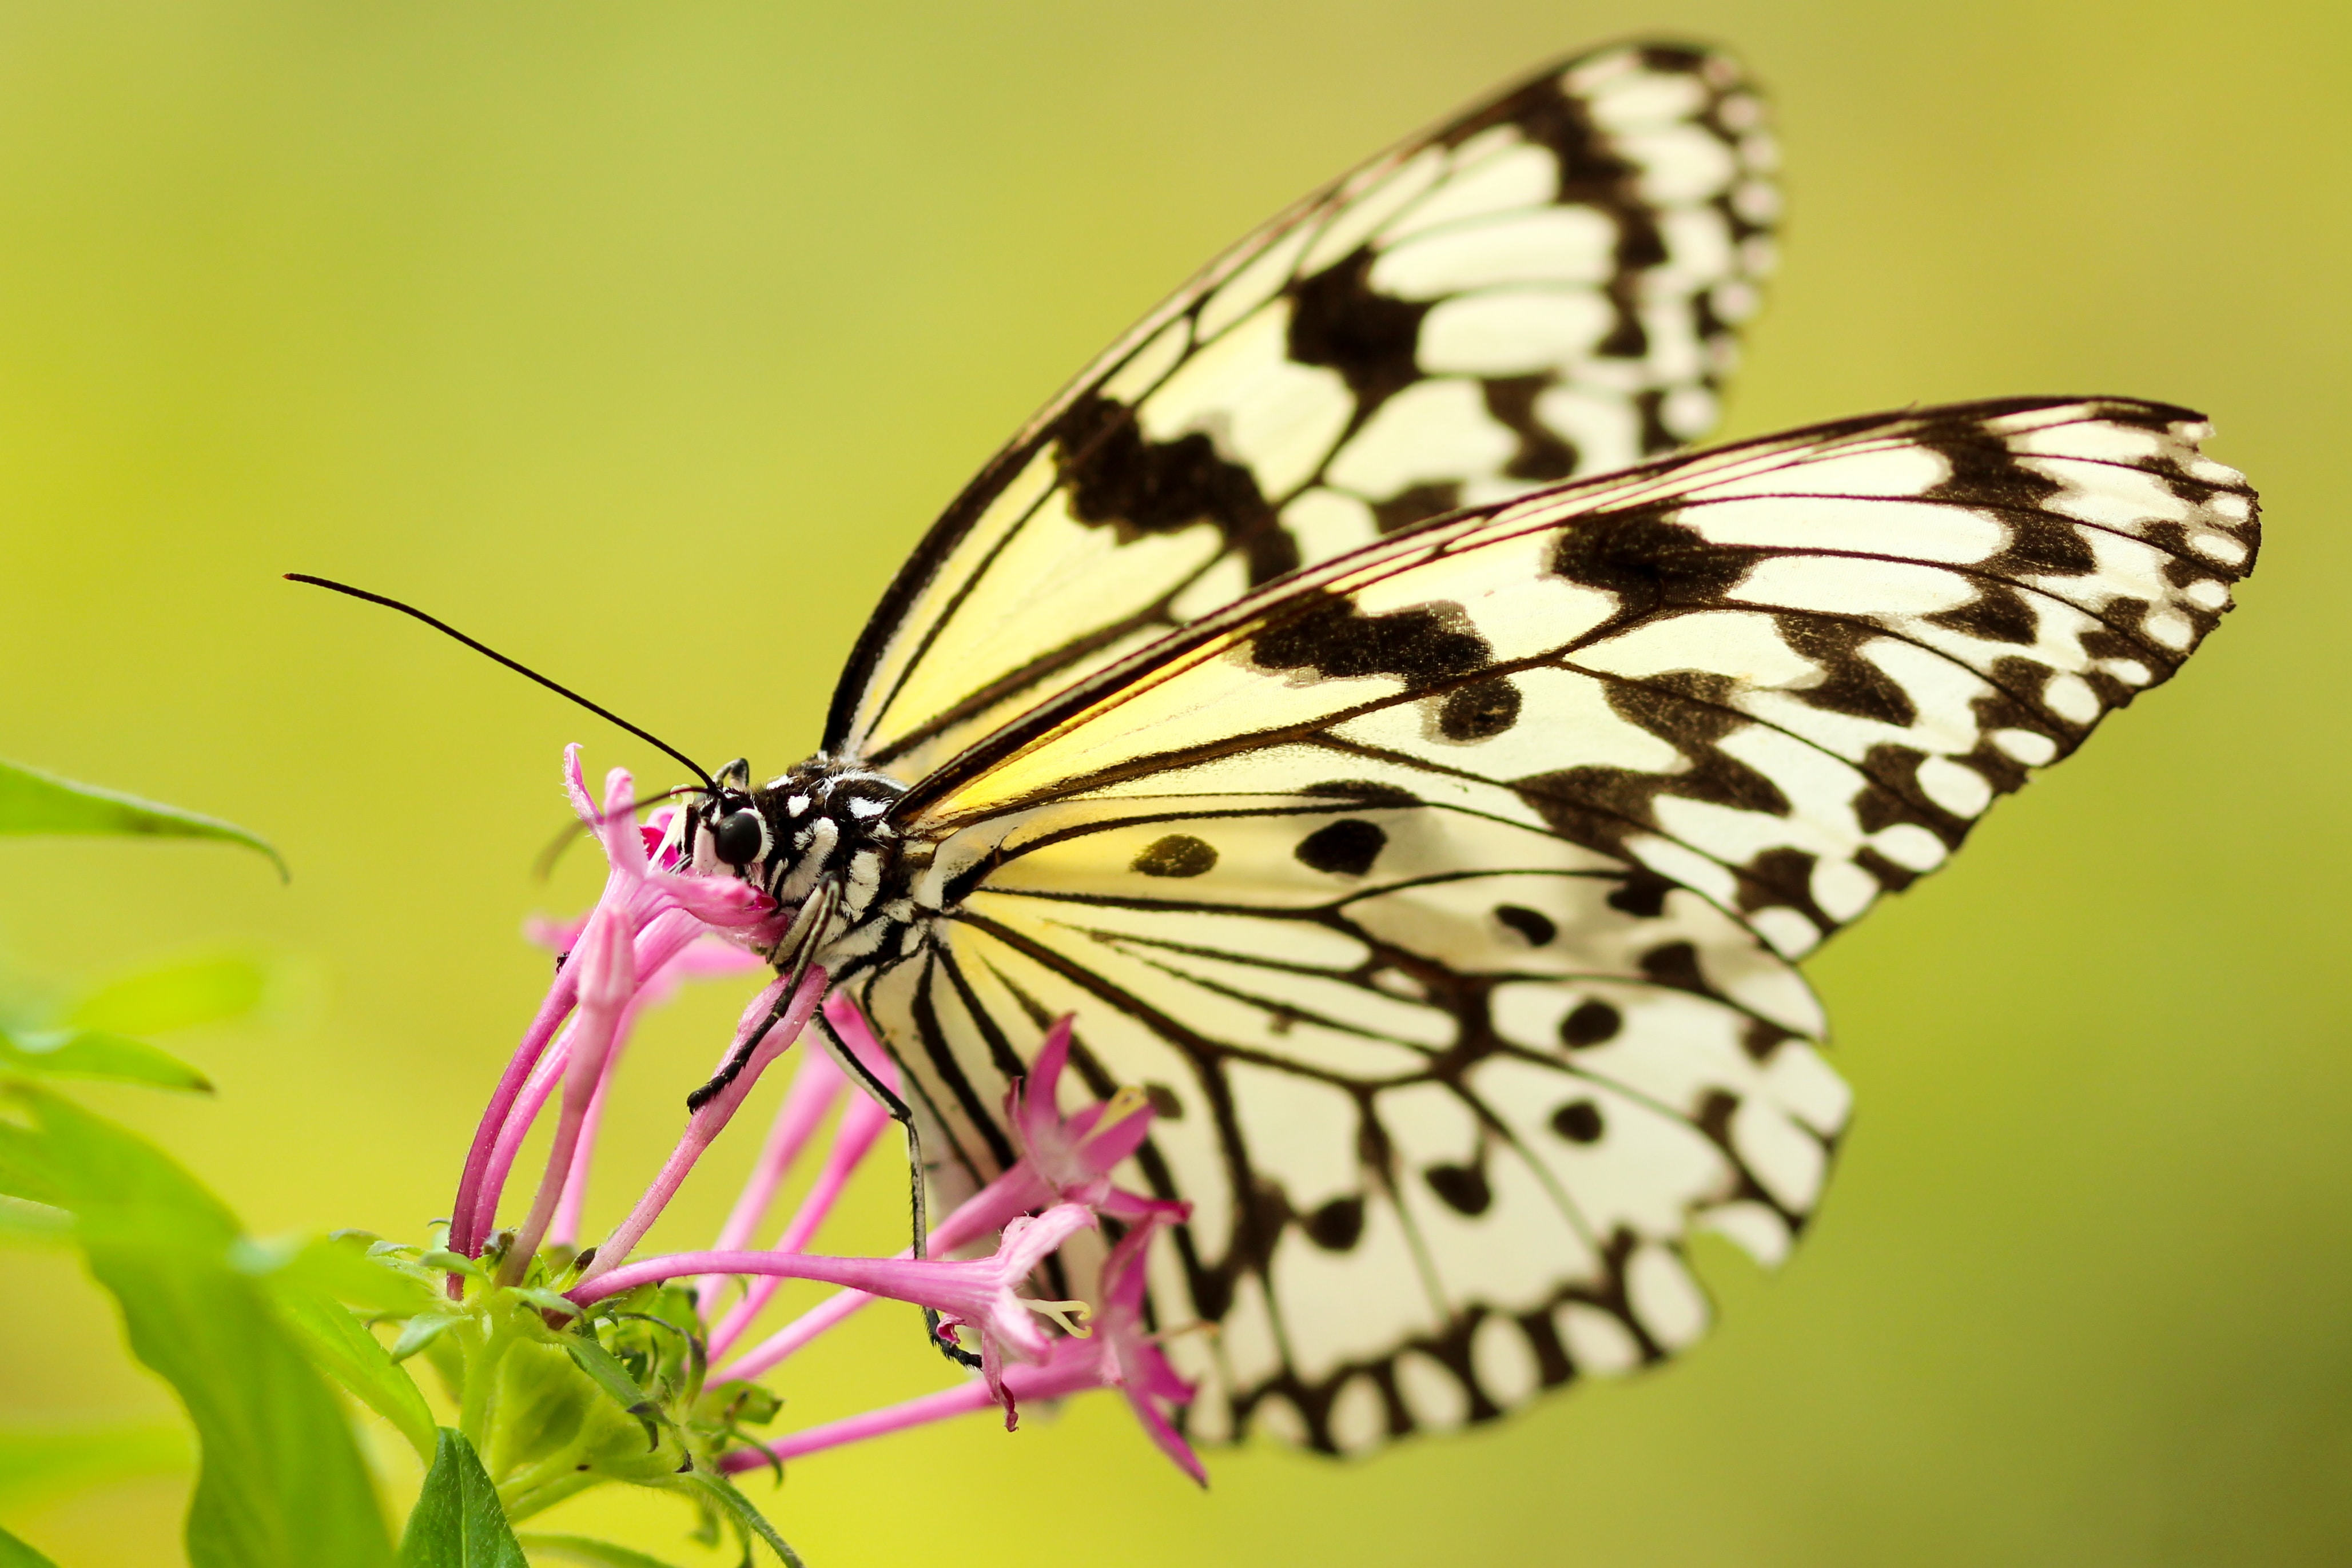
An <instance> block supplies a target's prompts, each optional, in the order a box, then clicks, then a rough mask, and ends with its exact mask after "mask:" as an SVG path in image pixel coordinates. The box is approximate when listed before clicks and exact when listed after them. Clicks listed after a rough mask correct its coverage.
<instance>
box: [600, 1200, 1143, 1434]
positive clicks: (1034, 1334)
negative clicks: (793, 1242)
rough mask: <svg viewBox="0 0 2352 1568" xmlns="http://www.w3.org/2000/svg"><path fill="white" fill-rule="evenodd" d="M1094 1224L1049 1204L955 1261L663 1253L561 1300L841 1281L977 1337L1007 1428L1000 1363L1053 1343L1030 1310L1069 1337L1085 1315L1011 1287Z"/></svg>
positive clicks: (1076, 1305)
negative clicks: (708, 1282) (712, 1279)
mask: <svg viewBox="0 0 2352 1568" xmlns="http://www.w3.org/2000/svg"><path fill="white" fill-rule="evenodd" d="M1096 1224H1097V1221H1096V1219H1095V1215H1094V1211H1093V1210H1092V1209H1089V1208H1087V1206H1086V1205H1083V1204H1057V1205H1055V1206H1054V1207H1053V1208H1050V1209H1048V1210H1046V1211H1045V1213H1044V1214H1042V1215H1037V1216H1036V1217H1034V1218H1029V1217H1026V1216H1024V1217H1023V1218H1021V1219H1016V1220H1014V1221H1013V1223H1012V1224H1010V1225H1008V1226H1005V1227H1004V1238H1003V1242H1002V1243H1001V1244H1000V1245H999V1246H998V1247H997V1249H996V1254H995V1256H994V1257H992V1258H968V1259H961V1260H958V1259H942V1258H812V1257H809V1256H807V1255H806V1254H803V1253H789V1252H680V1253H672V1254H669V1255H668V1256H667V1257H662V1258H646V1260H645V1261H643V1262H641V1263H631V1264H627V1265H625V1266H624V1267H622V1268H614V1269H612V1270H610V1271H609V1272H606V1273H604V1274H601V1275H599V1276H598V1277H597V1278H595V1279H593V1280H591V1281H588V1282H586V1283H583V1284H581V1285H577V1286H574V1287H573V1288H572V1289H570V1290H568V1291H566V1292H564V1294H565V1296H566V1297H567V1299H569V1300H571V1301H572V1304H573V1305H575V1306H580V1307H587V1306H592V1305H593V1304H594V1303H596V1302H598V1301H601V1300H604V1298H605V1297H607V1296H612V1295H617V1294H618V1293H620V1292H621V1291H624V1290H630V1289H635V1288H636V1287H637V1286H639V1285H644V1284H648V1283H650V1282H652V1281H654V1280H657V1279H678V1278H680V1277H682V1276H685V1275H689V1274H771V1275H775V1276H778V1277H781V1278H783V1279H818V1280H823V1281H824V1282H825V1283H827V1284H833V1285H847V1286H850V1287H852V1288H854V1289H859V1290H863V1291H865V1292H866V1294H867V1295H870V1296H887V1297H888V1298H890V1299H891V1300H894V1301H911V1302H913V1303H914V1304H915V1305H917V1306H919V1307H929V1308H931V1309H932V1310H935V1311H937V1312H938V1313H939V1314H940V1317H941V1318H942V1319H944V1320H945V1323H944V1324H943V1325H942V1332H943V1333H946V1332H947V1331H950V1330H952V1329H970V1330H973V1331H977V1332H978V1333H979V1335H980V1363H981V1376H982V1379H983V1380H984V1381H985V1382H986V1383H987V1384H988V1388H989V1392H990V1393H991V1394H992V1395H994V1396H995V1397H996V1399H997V1400H998V1401H999V1402H1000V1403H1002V1404H1003V1406H1004V1424H1005V1426H1006V1427H1007V1428H1008V1429H1010V1428H1011V1427H1012V1426H1013V1423H1014V1421H1015V1418H1016V1414H1017V1413H1016V1412H1015V1410H1014V1407H1013V1396H1012V1394H1009V1393H1008V1392H1007V1391H1006V1389H1005V1385H1004V1371H1005V1364H1006V1363H1007V1361H1008V1360H1012V1361H1022V1362H1041V1361H1044V1360H1045V1355H1046V1352H1048V1351H1050V1350H1051V1349H1052V1348H1053V1342H1052V1341H1051V1340H1050V1339H1049V1338H1047V1336H1046V1333H1045V1329H1044V1328H1043V1327H1041V1326H1040V1325H1039V1323H1038V1321H1037V1318H1038V1315H1039V1314H1043V1315H1045V1316H1046V1317H1050V1318H1052V1319H1054V1320H1055V1321H1057V1322H1060V1323H1061V1324H1062V1325H1063V1326H1064V1327H1065V1328H1066V1329H1067V1330H1068V1331H1070V1332H1072V1333H1074V1334H1075V1333H1080V1332H1082V1331H1083V1330H1084V1318H1085V1315H1086V1303H1085V1302H1083V1301H1040V1300H1031V1299H1030V1298H1028V1297H1025V1296H1023V1295H1021V1294H1020V1293H1019V1292H1018V1291H1017V1289H1015V1287H1017V1286H1019V1285H1020V1284H1021V1283H1022V1282H1023V1281H1024V1280H1026V1279H1028V1278H1029V1276H1030V1275H1031V1274H1033V1273H1034V1272H1036V1269H1037V1266H1038V1265H1039V1264H1041V1263H1043V1262H1044V1261H1045V1259H1046V1258H1048V1257H1050V1256H1051V1255H1052V1254H1053V1253H1054V1252H1055V1251H1056V1250H1058V1249H1059V1248H1060V1247H1061V1245H1062V1244H1063V1243H1064V1242H1066V1241H1067V1240H1069V1239H1070V1237H1073V1236H1075V1235H1076V1234H1077V1233H1078V1232H1079V1231H1082V1230H1092V1229H1094V1228H1095V1226H1096ZM950 1337H951V1336H950Z"/></svg>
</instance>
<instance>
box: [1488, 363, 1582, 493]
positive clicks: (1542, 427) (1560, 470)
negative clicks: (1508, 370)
mask: <svg viewBox="0 0 2352 1568" xmlns="http://www.w3.org/2000/svg"><path fill="white" fill-rule="evenodd" d="M1558 379H1559V378H1558V377H1557V376H1554V375H1510V376H1497V377H1496V378H1494V379H1493V380H1490V381H1487V382H1486V383H1485V385H1484V390H1485V393H1486V412H1487V413H1489V414H1491V415H1493V416H1495V419H1496V423H1497V424H1500V425H1502V426H1505V427H1506V428H1507V429H1508V430H1509V431H1510V432H1511V434H1512V435H1514V436H1517V437H1518V438H1519V449H1518V450H1517V452H1515V453H1513V454H1512V455H1511V460H1510V461H1509V462H1507V463H1505V464H1504V465H1503V474H1504V477H1505V478H1507V479H1567V478H1568V477H1569V476H1570V475H1571V474H1573V473H1575V472H1576V460H1577V456H1576V447H1574V446H1573V445H1571V444H1570V442H1569V440H1568V439H1567V437H1563V436H1561V435H1560V434H1559V432H1558V431H1556V430H1554V429H1552V428H1551V426H1548V425H1546V424H1544V423H1543V421H1541V420H1539V419H1538V418H1537V417H1536V399H1537V398H1538V397H1540V396H1541V395H1543V392H1544V389H1545V388H1546V387H1548V386H1550V385H1551V384H1554V383H1555V382H1556V381H1557V380H1558Z"/></svg>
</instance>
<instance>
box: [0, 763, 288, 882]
mask: <svg viewBox="0 0 2352 1568" xmlns="http://www.w3.org/2000/svg"><path fill="white" fill-rule="evenodd" d="M0 833H95V834H112V835H129V836H131V837H159V838H216V839H219V840H221V841H222V842H224V843H228V844H242V845H244V846H245V847H247V848H248V849H257V850H259V851H260V852H261V853H262V854H264V855H267V856H268V857H269V860H270V864H272V865H274V866H276V867H277V868H278V879H279V880H280V881H285V880H288V879H289V875H290V874H289V872H288V871H287V869H286V861H285V859H284V858H283V857H281V856H280V855H279V854H278V851H277V850H275V849H273V848H271V847H269V845H268V843H267V842H266V841H264V840H263V839H261V838H260V837H257V836H256V835H254V834H251V833H248V832H247V831H246V830H245V829H244V828H242V827H239V826H236V824H235V823H230V822H223V821H221V820H220V819H219V818H217V817H212V816H199V815H198V814H196V813H195V812H193V811H182V810H181V809H180V808H179V807H178V806H175V805H160V804H158V803H156V802H154V801H152V800H141V799H140V798H139V797H138V796H136V795H124V794H122V793H121V792H120V791H118V790H110V789H101V788H100V787H99V786H98V785H96V784H76V783H75V782H74V781H73V780H71V779H61V778H59V777H58V776H57V775H56V774H54V773H42V772H41V771H40V770H39V769H37V768H28V767H25V766H23V765H22V764H21V763H0Z"/></svg>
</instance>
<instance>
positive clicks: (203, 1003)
mask: <svg viewBox="0 0 2352 1568" xmlns="http://www.w3.org/2000/svg"><path fill="white" fill-rule="evenodd" d="M268 984H269V976H268V973H266V972H265V971H264V970H263V969H262V967H261V965H259V964H257V963H254V962H253V961H252V960H251V959H249V958H201V959H192V960H189V961H186V962H184V963H171V964H165V965H163V967H161V968H157V969H147V970H142V971H141V972H140V973H136V974H126V975H124V976H123V977H122V978H121V979H120V980H116V981H114V982H112V983H110V984H107V985H104V986H101V987H100V988H99V989H98V990H97V991H94V992H92V993H91V994H89V995H88V996H86V997H84V998H83V999H82V1001H81V1004H80V1005H79V1006H77V1007H75V1008H74V1010H73V1011H72V1012H71V1013H69V1014H68V1015H67V1016H66V1022H67V1023H68V1024H71V1025H73V1026H75V1027H77V1028H82V1029H99V1030H102V1031H105V1032H107V1033H109V1034H121V1035H152V1034H160V1033H161V1032H163V1030H166V1029H185V1028H189V1027H192V1026H194V1025H197V1024H217V1023H222V1022H224V1021H226V1020H227V1019H230V1018H242V1017H244V1016H246V1015H247V1014H248V1013H251V1012H252V1011H253V1010H254V1009H255V1008H256V1007H257V1006H259V1005H261V997H262V993H263V992H264V991H266V990H267V989H268Z"/></svg>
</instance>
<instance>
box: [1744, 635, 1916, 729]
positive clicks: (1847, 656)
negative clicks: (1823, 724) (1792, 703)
mask: <svg viewBox="0 0 2352 1568" xmlns="http://www.w3.org/2000/svg"><path fill="white" fill-rule="evenodd" d="M1772 624H1773V626H1775V627H1776V628H1777V629H1778V630H1779V632H1780V640H1781V641H1782V642H1784V643H1787V644H1788V645H1789V647H1790V649H1791V650H1793V651H1794V652H1796V653H1797V654H1798V655H1800V656H1801V657H1802V658H1807V659H1810V660H1811V662H1812V663H1814V664H1816V665H1818V666H1820V667H1821V670H1822V679H1821V681H1820V683H1819V684H1817V685H1814V686H1810V687H1807V688H1805V689H1802V690H1800V691H1796V692H1794V693H1792V695H1793V696H1795V697H1796V699H1797V700H1799V701H1801V702H1803V703H1805V704H1806V705H1807V706H1809V707H1813V708H1819V709H1822V710H1826V711H1828V712H1832V713H1846V714H1851V715H1852V716H1853V717H1854V718H1856V719H1874V720H1876V721H1878V722H1880V723H1882V724H1885V725H1889V726H1891V727H1892V728H1895V729H1897V730H1907V729H1909V728H1910V727H1911V726H1912V725H1913V724H1915V723H1916V722H1918V719H1919V709H1918V706H1917V705H1916V703H1914V702H1913V701H1912V700H1911V694H1910V693H1909V692H1907V691H1906V690H1904V689H1903V683H1902V682H1901V681H1899V680H1897V679H1895V678H1894V677H1893V676H1891V675H1889V674H1887V673H1886V672H1885V670H1883V669H1881V668H1878V666H1877V665H1875V664H1874V663H1872V662H1871V660H1870V658H1868V656H1866V655H1865V654H1864V652H1863V651H1862V645H1863V644H1864V643H1866V642H1869V641H1871V640H1873V639H1874V638H1876V637H1882V636H1884V635H1885V634H1884V633H1882V632H1880V631H1878V630H1877V629H1876V628H1875V627H1873V626H1855V625H1853V624H1852V623H1850V622H1846V621H1832V620H1826V619H1823V618H1822V617H1821V616H1774V617H1773V619H1772Z"/></svg>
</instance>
